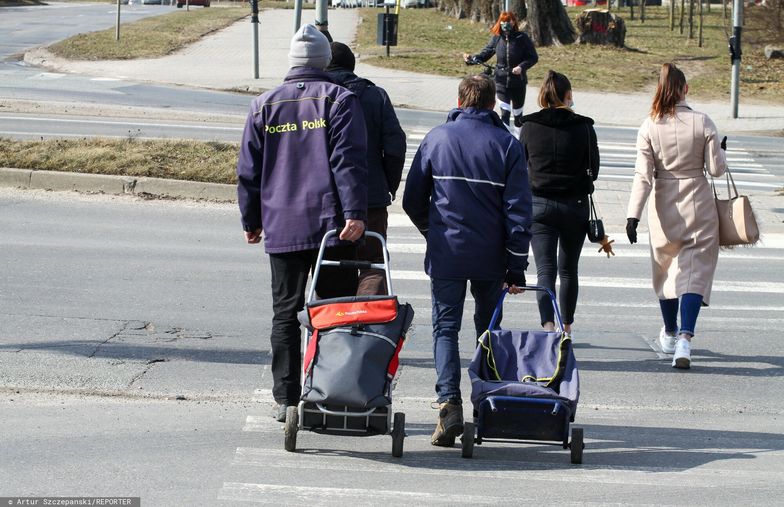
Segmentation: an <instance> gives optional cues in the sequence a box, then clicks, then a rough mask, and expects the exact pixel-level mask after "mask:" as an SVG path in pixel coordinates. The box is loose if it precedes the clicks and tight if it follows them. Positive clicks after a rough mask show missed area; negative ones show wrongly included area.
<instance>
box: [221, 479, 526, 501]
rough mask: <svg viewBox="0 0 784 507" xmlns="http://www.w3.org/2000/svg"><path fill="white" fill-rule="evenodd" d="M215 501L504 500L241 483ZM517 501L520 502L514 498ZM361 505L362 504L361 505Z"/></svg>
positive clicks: (233, 484)
mask: <svg viewBox="0 0 784 507" xmlns="http://www.w3.org/2000/svg"><path fill="white" fill-rule="evenodd" d="M280 495H285V499H286V500H285V502H281V500H280V498H281V497H280ZM218 500H228V501H246V502H247V501H250V502H259V503H274V504H280V503H284V504H288V503H291V504H293V505H324V504H325V503H327V504H328V505H335V504H340V505H346V504H348V503H349V502H351V503H354V504H355V505H356V503H355V502H368V501H371V500H372V502H373V503H374V504H379V505H383V504H388V503H393V504H395V505H400V504H402V503H408V502H412V503H414V502H416V503H425V504H428V505H437V504H438V505H459V504H465V503H470V504H477V505H499V504H500V503H503V501H504V500H507V498H505V497H490V496H486V495H482V496H478V495H462V494H460V495H451V494H449V493H443V492H439V493H426V492H422V491H416V492H414V491H395V490H380V489H377V488H373V489H361V488H324V487H315V486H293V485H278V484H252V483H240V482H224V483H223V488H222V489H221V491H220V493H218ZM516 500H523V499H522V498H516ZM360 505H361V503H360Z"/></svg>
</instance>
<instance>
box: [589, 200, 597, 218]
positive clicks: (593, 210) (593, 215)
mask: <svg viewBox="0 0 784 507" xmlns="http://www.w3.org/2000/svg"><path fill="white" fill-rule="evenodd" d="M588 202H589V203H590V208H591V209H590V212H589V217H588V219H589V220H598V219H599V215H598V214H597V213H596V206H595V205H594V204H593V194H588Z"/></svg>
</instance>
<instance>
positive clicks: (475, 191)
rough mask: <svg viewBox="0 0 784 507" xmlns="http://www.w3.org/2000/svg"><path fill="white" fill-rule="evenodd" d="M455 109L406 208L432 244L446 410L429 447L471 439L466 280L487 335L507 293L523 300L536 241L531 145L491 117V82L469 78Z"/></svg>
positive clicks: (426, 144) (422, 163)
mask: <svg viewBox="0 0 784 507" xmlns="http://www.w3.org/2000/svg"><path fill="white" fill-rule="evenodd" d="M457 105H458V109H454V110H452V111H451V112H450V113H449V117H448V119H447V122H446V123H445V124H443V125H441V126H439V127H436V128H434V129H433V130H431V131H430V132H429V133H428V134H427V135H426V136H425V138H424V140H423V141H422V144H421V145H420V146H419V150H418V151H417V153H416V155H415V156H414V161H413V162H412V164H411V169H410V170H409V172H408V177H407V178H406V190H405V193H404V194H403V209H404V210H405V212H406V214H407V215H408V216H409V217H410V218H411V221H412V222H414V225H415V226H416V227H417V229H419V231H420V232H421V233H422V234H423V235H424V236H425V238H426V239H427V252H426V254H425V271H426V272H427V274H428V275H429V276H430V289H431V295H432V300H433V316H432V319H433V353H434V356H435V364H436V373H437V376H438V380H437V382H436V394H437V395H438V403H439V413H438V421H437V424H436V430H435V432H434V433H433V436H432V437H431V443H432V444H433V445H439V446H447V447H450V446H452V445H454V443H455V437H457V436H458V435H460V434H461V433H462V432H463V400H462V398H461V395H460V350H459V346H458V334H459V332H460V324H461V322H462V319H463V303H464V302H465V295H466V281H469V280H470V282H471V294H472V295H473V296H474V301H475V307H474V326H475V328H476V335H477V337H479V336H480V335H481V334H482V333H483V332H484V331H485V330H486V329H487V326H488V325H489V324H490V319H491V317H492V314H493V310H494V308H495V305H496V303H497V302H498V299H499V297H500V295H501V291H502V289H503V287H504V286H505V285H506V286H508V288H509V292H510V293H511V294H515V293H518V292H521V289H520V287H523V286H525V269H526V268H527V267H528V244H529V242H530V240H531V229H530V226H531V189H530V187H529V186H528V170H527V168H526V162H525V156H524V155H523V147H522V145H521V144H520V142H519V141H517V139H515V138H514V137H513V136H512V135H511V134H510V133H509V131H508V130H507V129H506V128H505V126H504V124H503V123H502V122H501V119H500V118H499V117H498V115H497V114H496V113H494V112H493V107H494V106H495V86H494V84H493V81H492V80H491V79H490V78H488V77H487V76H483V75H479V76H468V77H466V78H464V79H463V80H462V81H461V82H460V87H459V89H458V100H457Z"/></svg>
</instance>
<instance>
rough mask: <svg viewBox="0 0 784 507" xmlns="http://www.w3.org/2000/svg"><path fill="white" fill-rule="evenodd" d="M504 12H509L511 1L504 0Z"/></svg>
mask: <svg viewBox="0 0 784 507" xmlns="http://www.w3.org/2000/svg"><path fill="white" fill-rule="evenodd" d="M504 10H505V11H506V12H509V0H504Z"/></svg>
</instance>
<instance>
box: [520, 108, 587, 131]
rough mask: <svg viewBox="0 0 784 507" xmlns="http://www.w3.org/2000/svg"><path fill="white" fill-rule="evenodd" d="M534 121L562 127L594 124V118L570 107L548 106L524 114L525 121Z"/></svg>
mask: <svg viewBox="0 0 784 507" xmlns="http://www.w3.org/2000/svg"><path fill="white" fill-rule="evenodd" d="M527 122H533V123H539V124H540V125H546V126H548V127H562V126H564V127H565V126H568V125H578V124H580V123H587V124H589V125H593V119H591V118H588V117H587V116H582V115H579V114H577V113H575V112H574V111H572V110H571V109H569V108H568V107H546V108H544V109H542V110H541V111H537V112H535V113H531V114H527V115H525V116H523V123H527Z"/></svg>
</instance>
